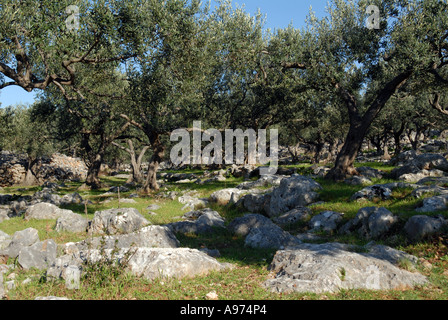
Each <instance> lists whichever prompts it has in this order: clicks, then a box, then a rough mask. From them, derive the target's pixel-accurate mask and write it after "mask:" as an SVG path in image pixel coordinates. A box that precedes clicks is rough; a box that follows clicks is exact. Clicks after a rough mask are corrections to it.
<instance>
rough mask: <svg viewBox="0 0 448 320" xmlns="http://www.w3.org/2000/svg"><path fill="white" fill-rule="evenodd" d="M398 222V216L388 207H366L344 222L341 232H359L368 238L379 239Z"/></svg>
mask: <svg viewBox="0 0 448 320" xmlns="http://www.w3.org/2000/svg"><path fill="white" fill-rule="evenodd" d="M396 222H398V217H396V216H394V215H393V214H392V212H390V211H389V210H387V209H386V208H383V207H380V208H377V207H366V208H362V209H360V210H359V211H358V213H357V214H356V216H355V217H354V218H353V219H351V220H350V221H349V222H347V223H346V224H344V225H343V226H342V227H341V228H340V229H339V233H341V234H343V233H346V234H349V233H351V232H357V233H358V234H359V235H360V236H361V237H363V238H366V239H378V238H381V237H382V236H383V235H385V234H386V233H387V232H388V231H389V230H390V228H391V227H392V226H393V225H394V224H395V223H396Z"/></svg>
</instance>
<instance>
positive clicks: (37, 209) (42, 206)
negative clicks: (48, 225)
mask: <svg viewBox="0 0 448 320" xmlns="http://www.w3.org/2000/svg"><path fill="white" fill-rule="evenodd" d="M71 216H77V214H76V213H74V212H73V211H71V210H66V209H60V208H59V207H57V206H56V205H54V204H51V203H46V202H41V203H37V204H34V205H32V206H30V207H28V209H27V210H26V211H25V216H24V217H25V220H31V219H37V220H42V219H48V220H51V219H58V218H60V217H71Z"/></svg>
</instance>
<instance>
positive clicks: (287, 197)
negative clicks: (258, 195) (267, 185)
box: [267, 174, 322, 217]
mask: <svg viewBox="0 0 448 320" xmlns="http://www.w3.org/2000/svg"><path fill="white" fill-rule="evenodd" d="M321 189H322V187H321V185H320V184H318V183H317V182H316V181H314V180H313V179H311V178H308V177H304V176H301V175H297V174H294V175H292V176H291V177H290V178H285V179H283V180H282V181H281V182H280V186H279V187H277V188H275V189H274V191H272V195H271V199H270V204H269V210H268V212H267V214H268V215H269V216H270V217H278V216H280V215H281V214H282V213H286V212H288V211H290V210H292V209H294V208H295V207H297V206H307V205H309V204H311V203H313V202H315V201H316V200H317V199H318V198H319V194H318V193H317V191H319V190H321Z"/></svg>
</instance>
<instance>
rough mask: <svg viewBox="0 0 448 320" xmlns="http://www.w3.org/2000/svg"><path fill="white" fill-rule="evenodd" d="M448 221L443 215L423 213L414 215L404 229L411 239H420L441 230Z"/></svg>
mask: <svg viewBox="0 0 448 320" xmlns="http://www.w3.org/2000/svg"><path fill="white" fill-rule="evenodd" d="M447 224H448V222H447V221H446V220H444V219H443V218H442V217H429V216H423V215H417V216H412V217H411V218H409V220H408V221H407V222H406V224H405V226H404V230H405V232H406V235H407V237H408V239H409V240H411V241H419V240H423V239H425V238H426V237H428V236H430V235H433V234H435V233H437V232H439V231H440V229H441V228H442V227H443V226H444V225H447Z"/></svg>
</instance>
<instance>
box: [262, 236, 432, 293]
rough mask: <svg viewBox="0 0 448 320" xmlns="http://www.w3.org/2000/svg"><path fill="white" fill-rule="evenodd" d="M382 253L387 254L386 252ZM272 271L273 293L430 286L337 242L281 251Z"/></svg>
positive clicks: (385, 261)
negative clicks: (351, 250) (349, 249)
mask: <svg viewBox="0 0 448 320" xmlns="http://www.w3.org/2000/svg"><path fill="white" fill-rule="evenodd" d="M381 252H382V253H383V254H384V253H387V251H386V250H382V251H381ZM376 254H378V253H376ZM269 269H270V270H271V272H272V273H274V274H275V277H274V279H269V280H267V281H266V282H265V283H264V285H265V286H266V287H267V288H268V289H270V290H271V291H273V292H285V293H291V292H313V293H324V292H330V293H334V292H338V291H339V290H340V289H367V290H392V289H402V288H406V287H408V288H413V287H414V286H415V285H422V284H425V283H427V279H426V277H425V276H423V275H421V274H419V273H412V272H409V271H406V270H403V269H399V268H398V267H397V266H396V265H394V264H393V263H391V262H390V261H389V260H388V259H380V258H378V257H377V256H375V254H369V253H356V252H350V251H348V250H347V248H344V246H339V245H337V244H334V243H327V244H301V245H299V246H297V247H295V248H291V249H288V250H281V251H278V252H277V253H276V255H275V256H274V259H273V261H272V263H271V265H270V266H269Z"/></svg>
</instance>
